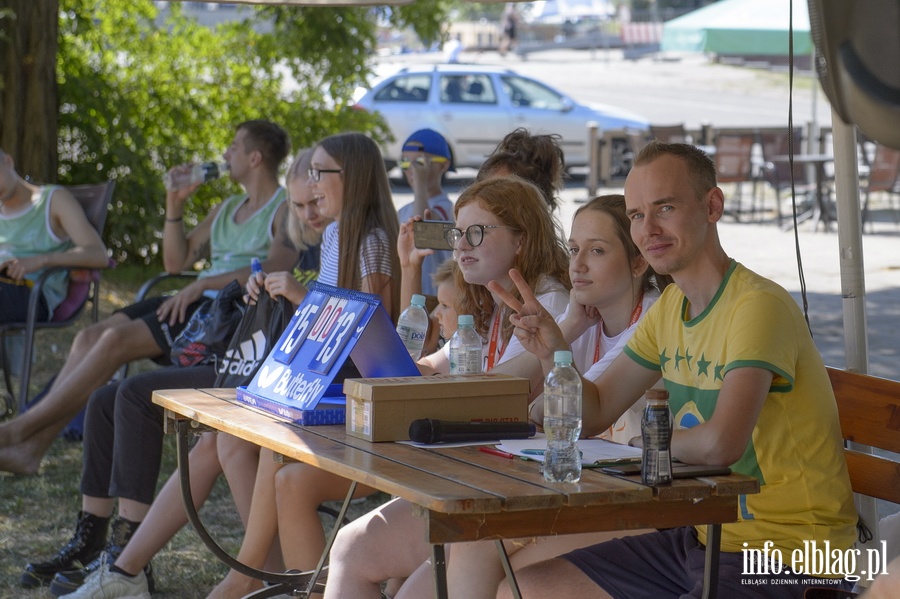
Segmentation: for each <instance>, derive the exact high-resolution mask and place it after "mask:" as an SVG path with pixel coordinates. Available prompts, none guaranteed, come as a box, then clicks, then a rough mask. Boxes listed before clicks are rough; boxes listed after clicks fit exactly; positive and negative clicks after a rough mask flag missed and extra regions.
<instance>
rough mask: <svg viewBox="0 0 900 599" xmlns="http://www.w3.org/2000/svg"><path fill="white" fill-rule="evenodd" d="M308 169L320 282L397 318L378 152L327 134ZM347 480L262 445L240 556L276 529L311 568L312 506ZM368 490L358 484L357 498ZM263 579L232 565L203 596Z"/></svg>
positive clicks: (259, 555)
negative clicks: (318, 235) (359, 294)
mask: <svg viewBox="0 0 900 599" xmlns="http://www.w3.org/2000/svg"><path fill="white" fill-rule="evenodd" d="M308 174H309V178H308V184H309V186H310V188H311V189H312V192H313V195H314V196H315V197H316V199H317V202H318V209H319V214H320V215H321V216H322V217H325V218H333V219H334V222H333V223H331V224H330V225H328V227H326V228H325V233H324V235H323V239H322V254H321V260H322V264H321V270H320V272H319V279H318V280H319V282H322V283H326V284H328V285H333V286H337V287H342V288H345V289H357V290H360V291H364V292H367V293H372V294H375V295H379V296H380V297H381V302H382V305H383V306H384V307H385V309H386V310H387V311H388V314H390V315H391V318H392V319H393V320H395V321H396V319H397V315H398V314H399V299H400V294H399V286H400V280H399V279H400V277H399V276H398V275H399V272H400V268H399V262H398V257H397V250H396V239H397V232H398V223H397V212H396V210H395V208H394V205H393V201H392V199H391V193H390V186H389V183H388V178H387V172H386V171H385V169H384V161H383V159H382V157H381V151H380V150H379V149H378V146H377V145H376V144H375V142H374V141H372V140H371V139H370V138H369V137H367V136H365V135H363V134H362V133H341V134H338V135H332V136H330V137H327V138H325V139H323V140H322V141H321V142H319V144H318V145H317V146H316V147H315V148H314V150H313V154H312V160H311V165H310V168H309V173H308ZM220 457H221V456H220ZM348 487H349V481H347V480H346V479H344V478H341V477H338V476H335V475H333V474H329V473H327V472H324V471H322V470H319V469H318V468H315V467H314V466H308V465H306V464H300V463H293V464H288V465H284V466H283V465H282V464H278V463H276V462H275V460H274V456H273V454H272V452H271V451H269V450H267V449H262V450H260V457H259V467H258V470H257V474H256V482H255V485H254V488H253V499H252V502H251V507H250V517H249V520H248V522H247V532H246V534H245V536H244V541H243V543H242V545H241V549H240V552H239V554H238V560H239V561H241V562H242V563H244V564H246V565H248V566H251V567H255V568H260V567H262V566H263V564H264V563H265V560H266V556H267V555H268V554H269V552H270V550H271V549H272V545H273V543H274V541H275V539H276V535H277V538H278V539H279V540H280V543H281V552H282V555H283V557H284V564H285V567H286V568H288V569H299V570H311V569H313V568H314V567H315V565H316V563H317V562H318V559H319V557H320V556H321V555H322V551H323V550H324V548H325V534H324V531H323V529H322V524H321V521H320V520H319V515H318V507H319V505H320V504H321V503H323V502H325V501H333V500H336V499H342V498H344V497H345V496H346V494H347V489H348ZM276 489H277V490H278V492H279V494H278V501H277V502H276ZM287 489H290V490H289V491H286V490H287ZM373 491H374V490H373V489H370V488H368V487H362V486H360V487H359V488H358V490H357V492H356V497H362V496H365V495H369V494H371V493H372V492H373ZM261 584H262V583H261V582H260V581H258V580H255V579H252V578H249V577H247V576H244V575H243V574H239V573H238V572H236V571H234V570H231V571H230V572H229V573H228V575H227V576H226V577H225V579H224V580H223V581H222V582H221V583H220V584H219V585H218V586H217V587H216V588H215V589H213V591H212V592H211V593H210V595H209V597H219V598H222V597H228V598H233V597H243V596H244V595H246V594H248V593H250V592H251V591H254V590H256V589H258V588H260V587H261Z"/></svg>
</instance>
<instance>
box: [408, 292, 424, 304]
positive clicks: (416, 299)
mask: <svg viewBox="0 0 900 599" xmlns="http://www.w3.org/2000/svg"><path fill="white" fill-rule="evenodd" d="M410 303H411V304H412V305H414V306H421V307H422V308H424V307H425V296H424V295H419V294H418V293H414V294H413V296H412V300H410Z"/></svg>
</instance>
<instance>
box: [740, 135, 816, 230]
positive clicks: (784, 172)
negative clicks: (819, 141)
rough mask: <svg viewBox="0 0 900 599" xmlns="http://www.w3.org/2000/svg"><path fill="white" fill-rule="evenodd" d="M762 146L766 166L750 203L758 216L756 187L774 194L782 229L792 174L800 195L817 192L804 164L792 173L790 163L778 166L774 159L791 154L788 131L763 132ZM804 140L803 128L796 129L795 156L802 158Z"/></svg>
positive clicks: (762, 170) (758, 177) (760, 174)
mask: <svg viewBox="0 0 900 599" xmlns="http://www.w3.org/2000/svg"><path fill="white" fill-rule="evenodd" d="M757 139H758V141H759V145H760V147H761V148H762V159H763V164H762V167H761V168H760V169H759V173H758V175H757V180H756V181H755V182H754V184H753V199H752V203H751V212H753V213H754V214H755V212H756V201H757V197H758V196H757V193H756V188H757V183H766V184H768V185H769V186H770V187H771V188H772V189H773V190H774V191H775V216H776V219H777V222H778V226H779V227H780V226H782V219H783V215H782V211H781V202H782V197H781V194H782V192H784V191H785V190H786V191H787V192H788V193H790V191H791V182H792V178H791V173H792V172H793V185H794V189H795V190H796V191H797V192H798V193H804V194H810V193H813V192H814V191H815V183H814V182H813V181H812V180H811V179H810V178H809V176H808V174H807V169H806V167H805V166H804V165H802V164H797V163H794V169H793V171H791V168H790V165H789V163H787V162H782V161H778V162H775V161H773V160H772V159H773V158H774V157H775V156H786V155H787V154H789V153H790V149H791V148H789V146H788V142H789V141H790V136H789V135H788V130H787V129H781V130H766V131H760V132H759V134H758V138H757ZM802 140H803V131H802V129H800V127H794V132H793V151H794V154H802V150H801V147H800V144H801V142H802Z"/></svg>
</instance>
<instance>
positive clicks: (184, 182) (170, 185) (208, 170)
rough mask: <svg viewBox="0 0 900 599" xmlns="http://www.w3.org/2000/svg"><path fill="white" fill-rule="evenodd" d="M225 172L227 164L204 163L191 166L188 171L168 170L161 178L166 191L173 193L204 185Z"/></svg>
mask: <svg viewBox="0 0 900 599" xmlns="http://www.w3.org/2000/svg"><path fill="white" fill-rule="evenodd" d="M227 172H228V163H227V162H204V163H203V164H195V165H193V166H192V167H191V169H190V170H187V169H183V170H182V169H178V170H174V171H173V170H170V171H169V172H167V173H166V175H165V177H164V178H163V184H164V185H165V186H166V189H167V190H168V191H174V190H176V189H181V188H182V187H188V186H189V185H193V184H195V183H206V182H207V181H212V180H213V179H218V178H219V177H221V176H222V175H224V174H225V173H227Z"/></svg>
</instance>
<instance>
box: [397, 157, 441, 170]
mask: <svg viewBox="0 0 900 599" xmlns="http://www.w3.org/2000/svg"><path fill="white" fill-rule="evenodd" d="M429 162H433V163H435V164H441V163H444V162H448V160H447V159H446V158H444V157H443V156H432V157H430V158H426V157H425V156H419V157H418V158H416V164H420V165H422V166H425V165H426V164H428V163H429ZM410 166H412V161H411V160H409V159H407V158H401V159H400V168H401V169H403V170H406V169H408V168H409V167H410Z"/></svg>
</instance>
